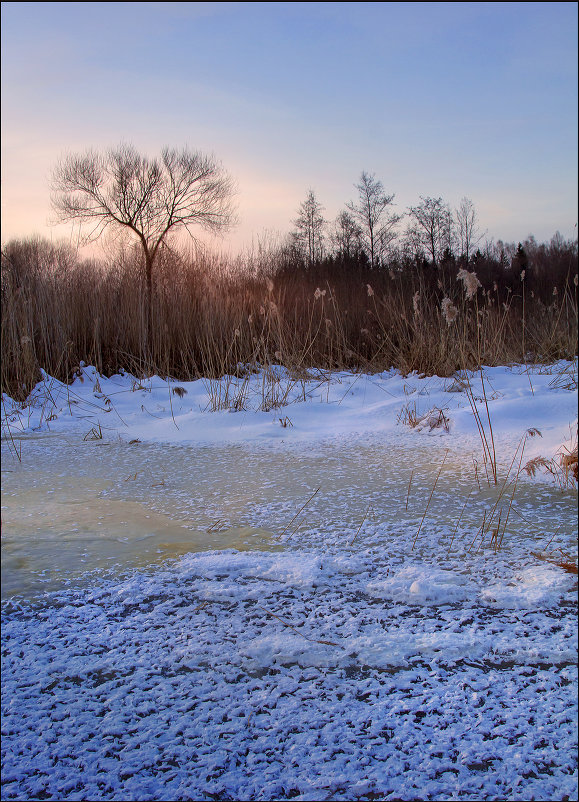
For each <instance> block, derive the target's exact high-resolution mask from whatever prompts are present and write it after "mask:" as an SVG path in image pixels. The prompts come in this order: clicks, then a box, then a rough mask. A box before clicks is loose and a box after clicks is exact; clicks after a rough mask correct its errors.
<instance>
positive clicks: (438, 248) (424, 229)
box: [406, 196, 452, 267]
mask: <svg viewBox="0 0 579 802" xmlns="http://www.w3.org/2000/svg"><path fill="white" fill-rule="evenodd" d="M420 200H421V201H422V203H421V204H419V205H418V206H411V207H410V208H409V209H408V213H409V215H410V218H411V220H412V222H411V225H410V227H409V228H408V231H407V232H406V235H407V237H408V239H409V240H410V241H411V242H413V244H414V247H415V248H416V249H419V248H423V249H424V250H425V251H426V253H428V254H429V255H430V257H431V259H432V263H433V265H434V266H435V267H438V264H439V262H440V260H441V257H442V255H443V253H444V251H445V250H446V249H447V248H449V250H452V214H451V211H450V209H449V207H448V205H447V204H445V203H444V201H443V200H442V198H423V197H422V196H420Z"/></svg>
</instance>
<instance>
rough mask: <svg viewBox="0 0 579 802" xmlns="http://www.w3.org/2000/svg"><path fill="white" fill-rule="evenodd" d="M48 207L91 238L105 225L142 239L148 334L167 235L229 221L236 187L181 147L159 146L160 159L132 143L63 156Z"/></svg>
mask: <svg viewBox="0 0 579 802" xmlns="http://www.w3.org/2000/svg"><path fill="white" fill-rule="evenodd" d="M52 190H53V198H52V202H53V208H54V210H55V211H56V214H57V219H58V220H59V221H60V222H69V221H78V222H79V224H80V226H83V225H84V226H85V227H86V226H89V227H90V230H88V231H86V228H85V235H84V237H83V241H84V242H91V241H93V240H95V239H97V238H98V237H100V236H101V234H102V233H103V232H104V231H105V230H106V229H108V228H109V227H111V228H116V229H117V230H124V231H127V232H130V233H131V234H132V235H134V236H135V237H136V238H137V241H138V242H139V243H140V245H141V248H142V252H143V259H144V268H145V283H146V296H147V310H148V321H147V323H148V333H149V337H150V334H151V323H152V320H151V314H152V283H153V268H154V265H155V260H156V258H157V255H158V252H159V248H160V247H161V245H162V244H163V243H165V242H166V241H167V239H168V237H169V236H170V235H172V234H173V233H175V232H176V231H177V230H179V229H185V230H186V231H187V232H188V233H189V235H190V236H191V237H192V238H193V239H195V237H194V235H193V229H194V227H196V226H198V227H200V228H202V229H204V230H205V231H210V232H213V233H219V232H223V231H225V230H227V229H228V228H229V227H230V226H231V225H232V224H233V223H234V222H235V215H234V210H233V205H232V197H233V193H234V184H233V181H232V179H231V178H230V176H229V175H228V174H227V173H225V171H224V170H223V168H222V167H221V165H220V164H219V162H217V161H216V160H215V158H214V157H212V156H204V155H203V154H201V153H199V152H197V151H189V150H188V149H187V148H184V149H182V150H174V149H171V148H167V147H166V148H163V150H162V151H161V157H160V159H157V158H155V159H149V158H147V157H146V156H142V155H140V154H139V153H137V151H136V150H135V148H134V147H133V146H132V145H120V146H119V147H117V148H115V149H111V150H109V151H107V152H106V153H104V154H101V153H96V152H95V151H92V150H90V151H88V152H86V153H85V154H81V155H79V154H75V155H68V156H65V157H64V158H63V159H61V161H60V162H59V163H58V164H57V166H56V167H55V169H54V172H53V176H52Z"/></svg>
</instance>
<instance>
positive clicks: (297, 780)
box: [2, 362, 578, 800]
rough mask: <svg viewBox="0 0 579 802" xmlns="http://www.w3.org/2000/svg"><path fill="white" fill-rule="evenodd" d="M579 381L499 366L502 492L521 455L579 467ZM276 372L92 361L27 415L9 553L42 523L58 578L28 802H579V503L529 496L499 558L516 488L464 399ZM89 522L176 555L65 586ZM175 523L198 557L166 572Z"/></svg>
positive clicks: (35, 621)
mask: <svg viewBox="0 0 579 802" xmlns="http://www.w3.org/2000/svg"><path fill="white" fill-rule="evenodd" d="M573 371H575V377H576V364H575V365H574V364H573V363H563V362H561V363H557V364H556V365H552V366H548V367H545V366H543V367H536V366H532V367H527V369H526V370H525V369H524V368H523V367H521V366H512V367H503V368H486V369H485V372H484V386H485V389H486V393H487V399H488V403H489V410H490V415H491V421H492V430H493V435H494V440H495V446H496V451H497V457H498V461H499V477H500V480H501V482H502V480H503V479H504V477H505V475H506V473H507V471H508V469H509V466H510V463H511V461H512V458H513V455H514V453H515V449H516V448H517V446H518V445H519V444H520V443H522V442H523V441H524V443H525V451H524V455H523V458H522V460H521V465H524V464H525V462H526V461H527V460H529V459H531V458H534V457H537V456H541V457H544V458H545V459H546V460H551V459H555V460H556V459H557V455H558V454H560V453H561V449H562V448H563V447H567V448H570V447H571V446H572V445H573V440H574V438H576V429H577V394H576V388H575V387H574V386H573V385H572V383H571V381H570V377H571V378H572V376H573ZM275 372H276V375H277V377H278V379H279V381H277V382H275V381H270V382H269V384H268V377H269V378H271V372H270V373H269V374H267V373H263V372H262V373H261V374H250V375H247V376H242V377H241V378H238V379H234V378H233V377H229V378H228V377H225V378H224V379H222V380H221V382H220V384H219V385H218V384H217V383H216V382H213V383H210V382H209V381H204V380H200V381H197V382H190V383H179V384H177V383H176V382H174V381H171V382H167V381H165V380H162V379H161V378H159V377H152V378H151V379H148V380H143V381H138V380H137V379H135V378H134V377H131V376H128V375H117V376H113V377H110V378H108V379H107V378H105V377H102V376H99V375H98V374H97V372H96V370H95V369H94V368H92V367H83V370H82V376H80V377H78V378H77V379H76V380H75V382H74V383H73V384H72V385H71V386H70V387H66V386H65V385H62V384H60V383H58V382H56V381H55V380H54V379H52V378H51V377H49V376H45V377H44V380H43V382H42V383H41V384H40V385H38V386H37V387H36V388H35V390H34V392H33V394H32V396H31V398H30V400H29V403H28V404H27V405H19V404H16V403H15V402H13V401H12V400H11V399H9V398H7V397H4V398H3V410H2V411H3V420H2V423H3V427H2V428H3V443H2V454H3V469H5V470H7V471H9V472H7V473H5V474H4V477H3V501H2V504H3V511H2V515H3V523H4V525H3V533H2V537H3V559H4V553H6V558H7V559H8V558H9V557H10V554H11V551H10V549H12V548H13V540H14V537H13V536H12V535H11V529H10V527H11V526H13V523H12V521H13V520H16V512H14V510H15V509H16V508H17V506H18V504H19V503H21V504H25V505H28V506H27V507H25V510H26V512H25V510H23V511H22V513H21V518H23V520H24V524H23V525H22V528H21V530H19V532H21V535H20V536H21V537H22V539H23V544H24V545H23V546H22V549H23V550H21V551H20V552H18V553H17V557H18V559H19V560H24V562H26V560H28V569H26V568H18V569H17V567H16V565H17V563H16V561H14V562H12V563H10V565H11V566H14V567H13V569H11V570H13V571H14V573H15V574H16V573H17V570H18V571H20V570H21V571H22V572H23V573H24V572H25V571H26V570H28V572H29V573H30V572H31V571H32V569H31V566H32V565H34V553H35V552H34V549H35V548H36V547H37V546H38V548H41V547H42V548H43V549H48V550H46V551H42V552H41V554H42V559H44V560H46V561H48V562H49V563H52V562H53V563H54V564H53V565H52V564H50V565H48V566H47V567H46V571H47V572H50V571H51V570H52V571H53V573H54V576H55V577H56V579H57V580H58V581H54V582H53V583H52V584H50V583H46V588H47V589H46V590H43V586H42V584H40V585H38V584H34V583H33V584H32V585H30V586H28V585H24V584H23V585H22V589H21V590H20V591H18V590H14V592H13V591H12V590H11V591H10V593H8V594H5V596H4V599H3V603H2V782H3V791H2V793H3V799H7V800H8V799H22V798H26V799H63V800H69V799H70V800H74V799H94V800H115V799H131V800H148V799H150V800H161V799H179V800H192V799H240V800H246V799H247V800H250V799H262V800H270V799H290V798H295V799H311V800H318V799H319V800H326V799H343V800H352V799H361V800H364V799H367V800H370V799H392V800H394V799H405V800H411V799H423V800H447V799H449V800H450V799H452V800H454V799H472V800H475V799H476V800H478V799H481V800H492V799H498V798H501V799H520V800H529V799H536V800H540V799H553V800H555V799H561V800H563V799H577V781H578V772H577V576H576V574H573V573H571V572H569V571H567V570H564V569H563V568H562V567H560V566H559V565H556V564H555V562H546V561H545V560H540V559H538V558H537V556H536V554H537V553H540V552H542V551H544V550H545V548H546V547H547V545H548V549H547V551H549V552H553V554H554V556H555V557H556V548H559V547H560V548H561V549H563V550H564V551H565V552H566V553H567V552H569V553H570V554H571V557H574V558H575V560H576V554H577V535H576V507H577V495H576V490H574V489H572V488H571V487H565V488H563V489H561V486H560V482H561V481H562V475H561V474H557V476H554V475H553V473H549V472H548V471H545V470H540V469H539V470H537V472H536V473H535V475H534V476H531V475H527V473H525V472H524V471H521V473H520V476H519V479H518V483H517V487H516V488H513V481H512V480H513V478H514V477H513V475H512V474H511V480H510V483H509V481H507V485H506V492H505V499H506V501H505V510H506V508H508V507H509V501H510V498H511V493H512V492H513V489H514V490H515V495H514V497H513V503H512V505H511V514H510V516H509V522H510V523H509V528H508V530H507V533H506V535H505V538H504V542H503V544H502V546H501V549H500V550H499V551H496V550H495V549H494V548H491V547H490V541H489V539H487V541H486V542H483V543H482V544H481V543H480V541H479V540H477V531H478V528H479V526H480V522H481V520H482V518H483V514H484V513H485V512H486V513H487V514H488V513H489V511H490V510H492V507H493V505H494V503H495V502H496V500H497V493H498V492H499V490H500V486H501V485H500V484H499V490H497V489H496V488H494V487H492V486H490V487H489V485H488V484H487V481H486V479H485V478H484V477H485V471H484V466H483V460H482V446H481V441H480V437H479V434H478V430H477V426H476V422H475V420H474V416H473V413H472V409H471V406H470V403H469V401H468V398H467V397H466V393H465V392H464V390H463V391H460V383H458V382H456V381H453V380H452V379H440V378H437V377H419V376H417V375H412V376H407V377H402V376H400V375H399V374H397V373H396V372H394V371H391V372H386V373H383V374H375V375H365V374H347V373H335V374H331V375H329V374H322V373H317V374H316V375H313V374H312V375H311V376H310V377H309V378H308V379H304V378H298V379H295V378H292V377H291V376H290V375H289V374H287V373H286V372H285V371H283V369H282V368H279V367H278V368H275ZM470 380H471V383H472V387H473V392H474V395H475V397H477V398H479V399H480V400H479V401H478V409H479V412H480V416H481V420H482V421H483V423H485V425H487V431H488V420H487V418H486V407H485V405H484V399H483V395H482V387H481V383H480V376H479V375H477V374H475V375H473V376H471V377H470ZM175 387H182V388H183V389H184V390H185V391H186V392H185V393H184V394H182V396H180V395H178V394H175V393H173V392H171V390H172V389H173V388H175ZM457 390H458V391H457ZM218 395H219V397H220V398H221V400H222V401H223V400H224V399H226V400H227V403H226V404H225V408H224V409H222V410H219V411H211V408H212V402H213V406H215V401H216V399H217V397H218ZM283 397H285V400H286V401H287V402H288V403H287V404H285V405H284V406H277V407H276V406H275V405H274V402H275V399H276V398H278V399H280V398H283ZM409 404H412V405H414V404H415V405H416V406H412V410H413V411H414V412H415V413H416V415H417V416H418V417H422V416H426V417H423V423H422V425H419V426H416V427H414V428H412V427H410V426H408V425H405V424H404V423H403V420H404V410H405V409H408V408H409V407H408V405H409ZM240 406H243V407H244V408H243V409H239V407H240ZM232 408H233V409H237V411H231V409H232ZM439 410H443V411H444V416H445V418H446V419H447V420H448V425H447V426H440V427H438V426H434V427H433V426H432V422H433V421H436V417H437V411H439ZM429 413H432V414H431V415H430V421H429ZM433 416H434V417H433ZM284 421H285V425H283V423H284ZM531 428H533V429H537V430H539V431H540V433H541V436H539V435H536V436H530V435H527V438H526V440H525V432H527V430H529V429H531ZM101 435H102V439H101ZM85 438H86V439H85ZM135 440H138V441H140V442H139V443H133V444H131V441H135ZM101 445H102V446H105V445H106V447H103V448H99V446H101ZM19 448H21V449H22V451H21V454H20V456H21V458H22V462H21V463H20V462H19V461H18V459H17V458H16V457H15V450H16V451H17V450H18V449H19ZM443 460H444V466H443V468H442V469H441V465H442V463H443ZM473 460H474V461H475V462H474V463H473ZM517 464H518V458H517ZM475 466H477V468H476V471H475ZM439 471H440V473H439ZM513 473H516V465H515V468H514V470H513ZM475 474H476V476H475ZM71 477H74V482H73V481H72V480H71ZM476 477H478V478H476ZM129 479H130V481H129ZM409 480H410V481H409ZM435 481H436V482H437V487H436V491H435V492H434V493H432V498H431V499H430V498H429V497H430V494H431V491H432V489H433V485H434V483H435ZM71 484H75V485H76V490H75V488H74V487H73V488H72V489H71V488H70V487H69V486H70V485H71ZM23 487H24V490H23V489H22V488H23ZM90 487H94V488H95V489H94V491H93V496H94V498H93V496H91V491H90ZM45 488H49V489H48V490H46V489H45ZM318 488H319V491H318V490H317V489H318ZM50 491H52V493H50ZM316 491H317V492H316ZM75 492H76V493H77V495H74V493H75ZM19 493H25V495H18V494H19ZM67 493H72V496H70V497H69V498H68V507H67V515H68V516H69V518H70V517H71V512H70V510H71V509H74V507H73V506H71V505H74V504H76V505H77V507H76V508H77V509H81V508H82V509H83V510H85V515H84V517H81V522H82V523H81V524H78V525H77V527H76V528H77V529H79V528H80V529H81V530H82V531H81V532H80V533H79V532H76V531H75V532H73V529H74V527H73V526H72V524H71V523H67V521H68V520H69V519H68V518H65V517H62V514H61V512H60V507H62V504H61V505H60V507H59V503H58V502H59V499H63V498H64V497H65V496H66V494H67ZM19 499H22V500H23V501H22V502H20V501H19ZM98 504H102V513H101V518H102V519H103V520H101V521H97V520H96V519H97V518H98V516H97V515H96V511H97V510H98V509H99V508H98ZM115 504H116V505H119V506H118V507H115ZM127 505H132V506H130V507H128V506H127ZM137 507H138V509H139V510H140V511H141V512H140V517H138V521H139V524H138V527H136V528H135V529H136V531H133V530H132V529H130V527H128V526H127V527H125V526H124V520H125V518H124V517H125V516H126V515H128V514H129V513H130V514H133V513H134V509H133V508H135V509H136V508H137ZM302 507H303V511H301V512H300V508H302ZM463 507H464V516H463V518H462V519H460V520H459V516H460V515H461V510H463ZM43 509H44V510H48V511H49V518H50V521H52V522H53V524H54V529H55V533H56V534H55V535H54V543H53V542H52V541H51V540H50V538H49V537H48V535H47V534H45V533H46V532H49V530H50V526H51V523H50V521H49V522H46V521H44V522H43V521H42V516H41V513H42V510H43ZM113 510H118V511H119V512H118V513H115V514H113ZM135 514H136V513H135ZM5 516H7V517H6V520H7V521H8V525H6V523H5ZM11 516H12V517H11ZM26 516H28V517H26ZM58 516H61V517H58ZM91 516H92V518H91ZM107 516H109V517H108V518H107ZM147 516H150V517H147ZM145 519H146V520H145ZM91 520H92V521H93V524H92V526H93V528H92V532H93V534H92V538H93V539H94V538H95V537H96V531H97V530H96V527H97V525H98V524H103V527H101V528H105V529H106V527H108V529H107V532H108V533H109V534H110V535H111V538H110V542H109V541H108V540H107V539H106V538H104V539H101V541H100V542H101V543H103V544H104V545H105V546H106V545H107V543H108V544H109V546H108V547H110V548H112V547H113V546H112V545H111V544H113V542H117V541H114V538H113V537H112V536H113V535H115V533H116V536H117V539H119V538H120V539H123V543H122V544H121V545H122V546H123V548H124V547H125V545H127V544H126V541H130V543H129V544H128V545H131V543H132V548H133V549H138V548H141V549H145V546H146V544H150V543H151V544H153V545H152V546H150V547H149V546H147V548H149V551H148V552H146V554H143V555H142V561H141V562H140V563H135V564H133V563H131V562H130V560H129V561H127V560H128V559H129V558H128V557H127V556H126V555H125V552H118V553H117V552H114V555H115V556H114V560H113V562H115V561H116V562H115V564H114V565H112V566H111V565H109V564H107V566H106V570H105V568H103V567H102V565H101V563H99V562H98V561H97V562H93V563H91V562H90V545H91V544H90V542H88V543H87V545H86V547H85V546H83V549H84V550H81V551H79V552H78V554H82V555H83V557H82V559H86V560H87V562H86V569H87V570H88V572H87V573H83V570H84V569H82V570H76V571H72V570H70V568H69V567H68V566H66V568H62V570H61V569H60V568H59V559H62V558H63V557H62V552H64V551H66V548H69V547H70V548H72V547H73V544H74V543H76V542H77V541H76V540H74V538H80V537H81V535H82V536H84V535H86V534H87V533H88V536H90V535H91V528H90V527H91V523H90V522H91ZM107 521H108V523H107ZM164 521H169V522H170V524H171V527H168V528H165V529H163V533H162V535H161V540H162V539H163V538H165V540H167V538H168V534H167V533H168V532H169V531H170V533H171V537H174V538H177V535H178V530H179V529H182V531H183V532H184V533H185V535H184V537H185V536H187V537H189V535H191V538H193V539H192V540H191V542H194V543H195V544H196V545H195V549H194V550H191V549H189V550H188V549H187V548H185V547H184V546H183V547H181V545H179V548H177V547H176V546H175V549H174V551H173V552H171V554H170V555H169V552H163V553H162V554H161V555H160V557H158V558H157V557H155V555H154V552H155V551H156V550H158V549H157V547H159V549H160V550H161V551H163V550H162V548H161V546H160V544H161V540H155V537H156V536H157V535H155V532H157V531H158V530H159V529H160V528H161V529H162V528H163V527H164V526H165V524H164ZM219 521H222V522H223V532H222V533H220V532H219V531H214V532H213V533H210V534H206V535H205V537H206V538H207V539H208V541H209V546H210V549H209V550H206V549H207V547H205V550H203V545H202V543H201V540H202V538H201V534H200V533H201V532H205V533H206V532H207V529H209V528H211V525H212V524H214V523H215V522H219ZM14 525H15V524H14ZM26 527H28V528H29V529H30V531H31V532H32V533H33V534H34V533H35V532H41V533H43V539H42V543H41V544H40V543H39V544H37V543H36V540H40V538H36V536H34V537H30V538H29V539H26ZM147 528H150V529H151V532H148V531H145V530H146V529H147ZM218 529H219V526H218V527H217V530H218ZM5 530H6V531H5ZM61 530H62V531H66V532H67V534H66V538H65V539H64V540H61V542H60V543H59V541H58V532H59V531H61ZM121 530H122V531H121ZM417 532H418V533H419V534H418V536H417ZM144 535H148V537H147V538H146V539H145V540H142V539H139V538H142V537H143V536H144ZM149 535H150V536H149ZM551 538H552V542H551V544H549V540H550V539H551ZM238 541H239V546H238V547H236V548H231V547H230V546H231V543H232V542H235V543H237V542H238ZM414 541H415V543H414V548H413V542H414ZM63 543H64V544H65V548H62V544H63ZM136 544H139V545H138V546H137V545H136ZM173 545H174V544H173ZM242 545H243V548H242ZM117 546H118V543H117ZM103 547H104V546H103ZM14 548H15V546H14ZM115 548H117V547H115ZM51 549H52V550H51ZM59 549H60V551H59ZM75 553H76V552H75ZM111 553H112V552H111ZM87 555H88V556H87ZM169 556H171V559H169ZM552 556H553V555H552ZM95 559H96V558H95ZM123 561H124V562H123ZM117 563H118V564H117ZM32 573H34V572H33V571H32ZM53 578H54V577H53ZM14 588H17V585H14Z"/></svg>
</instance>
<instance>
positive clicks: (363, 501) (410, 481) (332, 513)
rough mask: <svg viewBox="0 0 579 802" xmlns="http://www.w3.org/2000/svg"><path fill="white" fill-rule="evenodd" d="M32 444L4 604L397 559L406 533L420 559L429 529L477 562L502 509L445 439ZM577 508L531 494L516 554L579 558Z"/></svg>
mask: <svg viewBox="0 0 579 802" xmlns="http://www.w3.org/2000/svg"><path fill="white" fill-rule="evenodd" d="M20 444H21V446H22V451H21V458H22V461H21V462H19V461H18V460H17V459H16V458H15V457H14V455H13V452H12V451H11V449H10V448H9V445H8V443H5V442H4V443H2V597H3V598H7V597H10V596H13V595H23V596H26V597H34V596H36V595H38V594H39V593H42V592H44V591H47V590H56V589H59V588H62V587H65V586H66V585H68V584H70V583H73V584H78V583H79V582H80V583H82V584H84V583H86V582H87V581H90V580H91V578H92V579H94V578H95V577H96V578H98V577H99V576H102V575H107V576H108V575H110V576H120V575H123V574H124V573H126V572H127V571H130V570H131V569H133V568H142V567H147V566H154V565H158V564H160V563H163V562H166V561H167V560H171V559H174V558H177V557H180V556H182V555H183V554H186V553H188V552H199V551H207V550H213V549H227V548H234V549H237V550H239V551H245V550H258V551H276V550H280V549H292V548H315V549H317V548H326V549H327V548H329V549H332V550H336V549H337V550H340V549H342V548H343V549H346V550H349V551H352V550H354V551H355V550H356V549H357V548H360V547H367V546H373V547H376V546H379V547H380V546H383V547H384V549H385V551H395V550H396V549H397V548H400V546H399V545H397V543H398V541H397V534H400V532H401V531H404V534H405V538H404V539H403V546H402V548H403V549H404V550H406V551H407V550H408V531H409V529H410V531H414V532H416V533H417V538H416V543H415V552H416V556H419V555H420V553H421V549H422V548H423V546H422V539H421V537H420V533H421V532H422V531H424V530H425V529H426V528H429V527H430V528H432V527H435V528H438V531H439V533H440V547H441V551H444V552H446V550H447V548H448V549H450V547H451V542H452V547H453V548H454V550H455V551H456V550H457V549H458V550H459V551H460V550H463V551H464V550H465V549H467V548H468V547H469V546H470V542H472V539H473V538H476V533H477V529H478V527H480V525H481V523H482V520H483V515H484V512H485V510H487V512H488V510H489V509H491V508H492V505H493V504H494V501H495V500H496V497H497V490H496V489H495V488H494V487H489V486H488V483H487V482H486V480H485V478H484V473H483V472H482V471H481V468H480V466H478V467H477V468H475V463H474V462H473V458H474V459H475V460H476V458H477V457H478V456H480V455H478V454H476V452H473V454H472V455H465V454H464V453H453V451H452V450H448V451H447V441H445V440H444V438H427V437H424V438H419V439H417V441H416V446H415V447H413V449H412V451H411V452H410V453H409V452H408V440H407V439H405V440H404V442H403V441H402V439H401V438H400V439H399V440H397V439H396V438H395V437H392V436H389V438H388V440H387V441H381V440H380V439H376V438H367V439H365V440H360V439H359V438H358V439H357V440H355V441H353V440H352V441H347V440H346V441H345V442H343V443H341V444H340V446H339V448H338V447H337V446H336V444H335V443H334V444H333V443H327V444H322V445H317V446H314V447H313V448H309V449H307V450H303V449H301V450H298V449H296V448H285V449H280V448H279V447H276V448H275V449H273V448H267V447H265V448H263V447H262V448H260V449H259V450H257V449H250V448H247V447H246V446H213V447H191V446H187V447H185V446H162V445H158V444H144V443H133V444H129V443H126V442H121V441H118V440H117V441H115V440H111V441H106V440H105V441H100V440H99V441H84V440H82V439H81V438H80V437H79V436H78V435H77V436H74V435H71V436H67V437H64V436H61V435H44V436H35V437H30V436H29V437H23V438H22V439H21V441H20ZM509 456H510V455H509ZM443 463H444V464H443ZM441 466H443V467H442V470H440V469H441ZM435 482H436V488H435V490H434V493H432V496H431V492H432V490H433V487H434V485H435ZM509 497H510V494H509V495H508V496H507V495H505V502H504V503H505V504H507V506H508V501H509ZM429 499H430V501H429ZM303 505H305V507H304V508H303V510H302V511H301V512H300V509H301V508H302V506H303ZM575 508H576V493H575V492H573V491H568V492H566V493H561V491H560V490H558V489H557V488H553V487H549V486H545V485H537V484H532V483H530V482H525V481H521V482H520V484H519V486H518V487H517V491H516V496H515V504H514V507H513V510H512V511H511V514H510V519H509V526H508V529H507V533H506V535H505V541H504V547H505V548H507V547H508V545H509V540H513V539H516V540H517V541H518V542H519V544H520V539H521V538H523V539H525V540H526V541H528V549H529V551H532V550H533V549H541V547H544V546H545V545H546V543H548V541H549V539H550V537H551V536H552V535H555V537H556V545H558V546H562V545H567V544H569V545H570V546H572V544H573V540H574V532H575V528H576V521H575ZM425 513H426V514H425ZM459 518H460V527H459V528H458V529H457V526H456V525H457V523H458V521H459ZM455 530H456V534H455ZM475 542H476V540H475ZM428 549H432V543H431V542H429V545H428Z"/></svg>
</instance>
